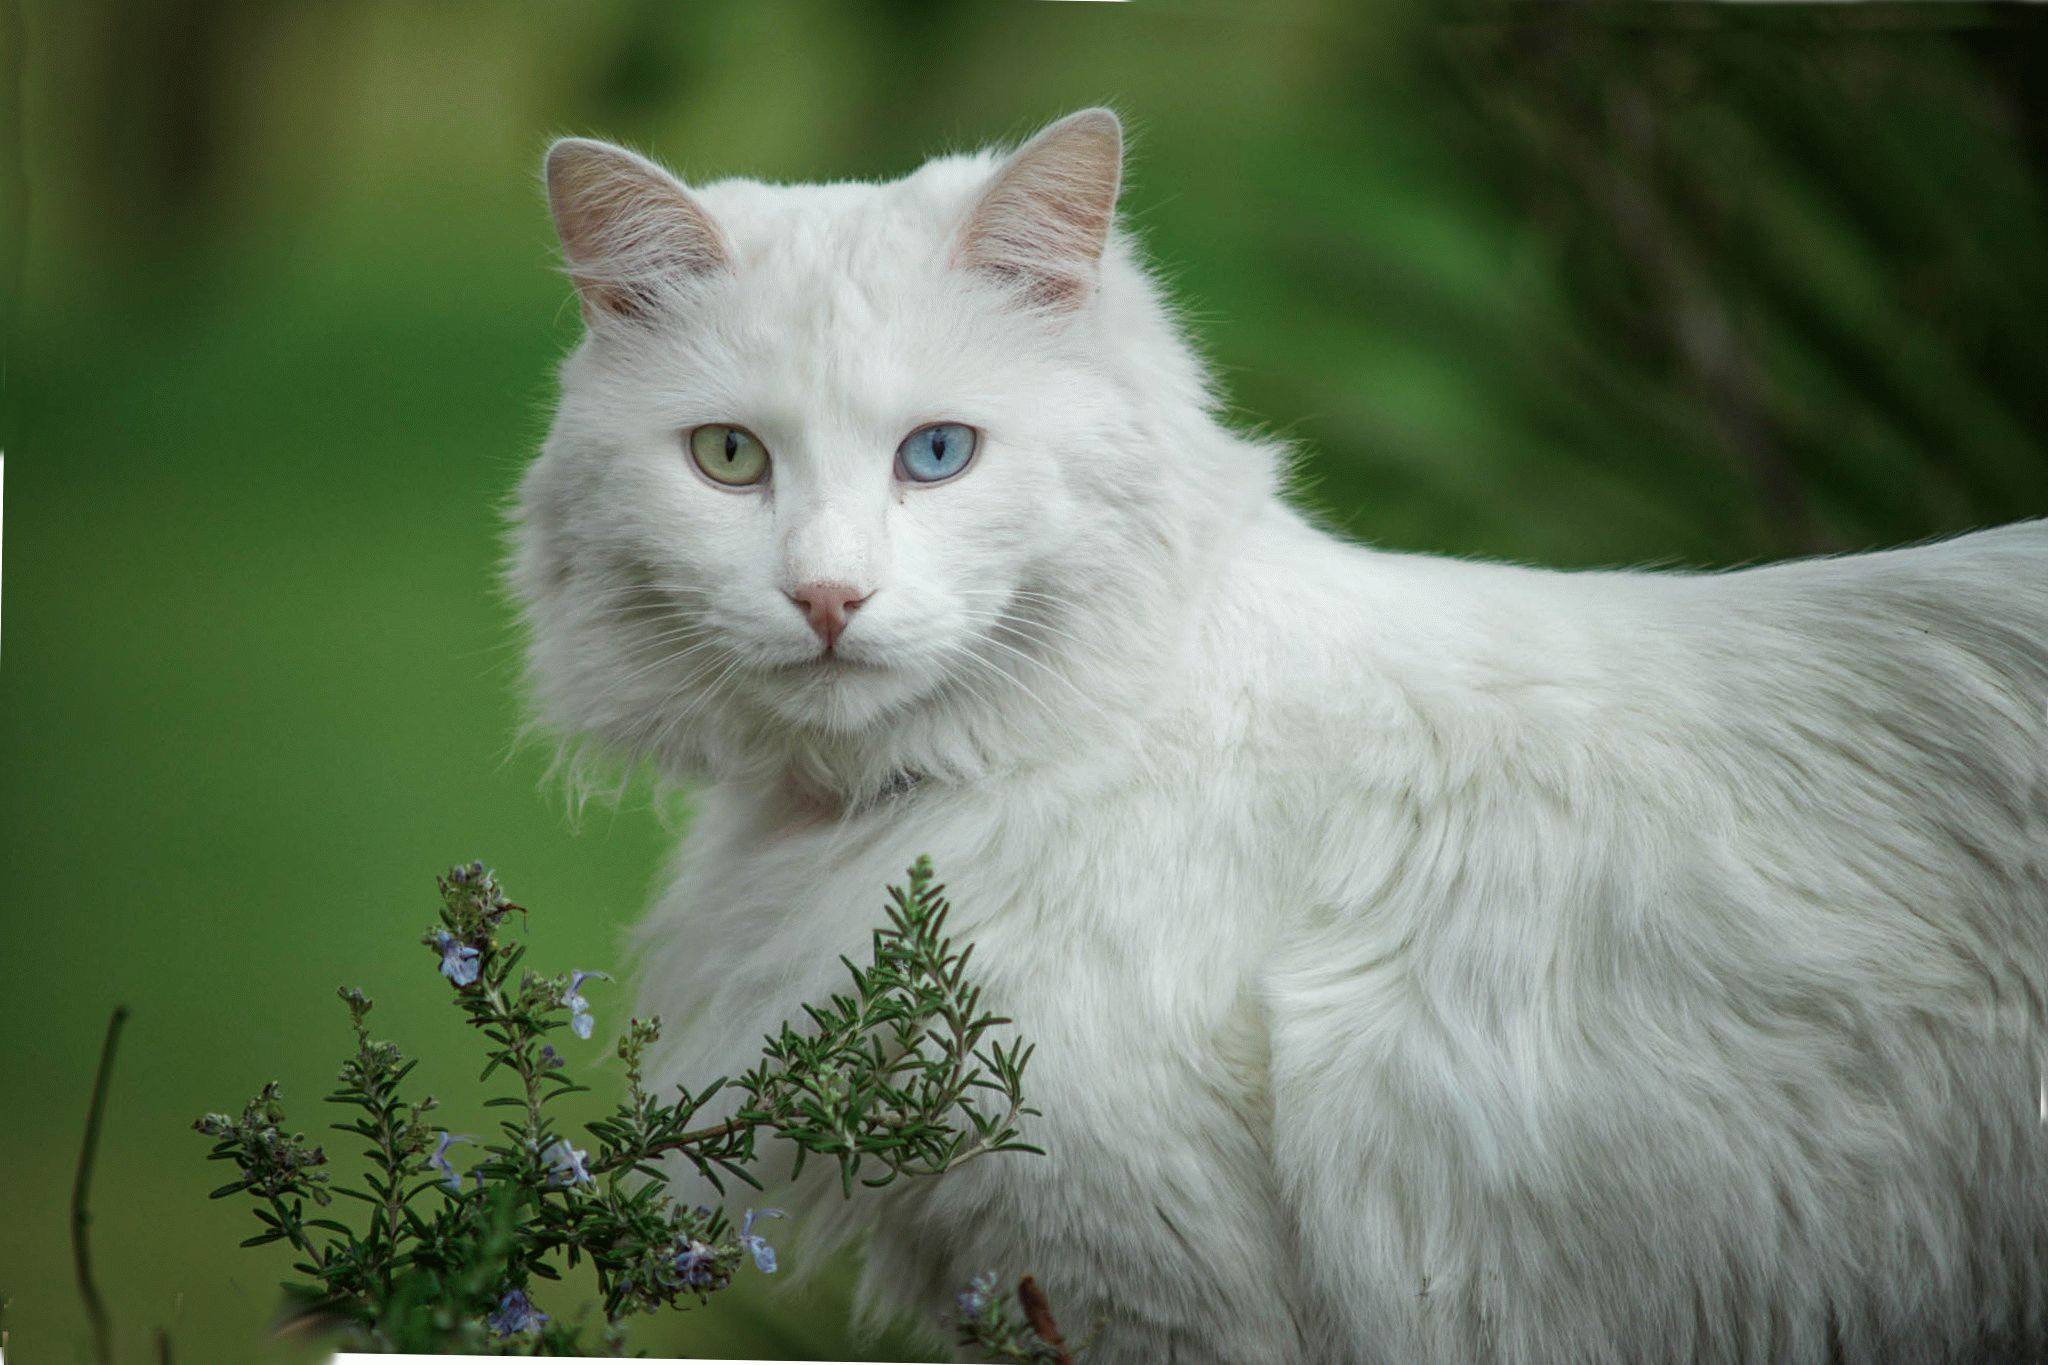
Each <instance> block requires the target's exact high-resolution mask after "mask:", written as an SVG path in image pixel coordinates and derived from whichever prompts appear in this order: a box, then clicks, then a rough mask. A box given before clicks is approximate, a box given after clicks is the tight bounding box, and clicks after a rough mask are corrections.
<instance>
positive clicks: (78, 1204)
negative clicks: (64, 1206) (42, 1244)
mask: <svg viewBox="0 0 2048 1365" xmlns="http://www.w3.org/2000/svg"><path fill="white" fill-rule="evenodd" d="M127 1022H128V1007H127V1006H126V1005H116V1006H115V1007H114V1013H113V1014H112V1015H111V1016H110V1017H109V1018H108V1019H107V1037H106V1041H105V1042H103V1043H101V1044H100V1069H99V1074H98V1075H97V1076H96V1077H94V1078H93V1083H92V1107H91V1108H90V1109H88V1110H86V1114H85V1141H84V1142H82V1143H80V1144H79V1148H78V1178H77V1179H76V1180H74V1181H73V1182H72V1184H71V1268H72V1270H73V1271H74V1272H75V1273H76V1274H77V1276H78V1296H79V1297H80V1298H81V1299H83V1300H85V1317H86V1321H88V1322H89V1323H91V1324H92V1343H93V1359H94V1360H97V1361H98V1362H100V1365H111V1362H112V1361H113V1359H114V1333H113V1327H112V1324H110V1323H109V1322H108V1321H107V1306H106V1304H104V1303H103V1302H101V1301H100V1291H99V1286H98V1285H96V1284H94V1283H93V1278H92V1246H91V1242H90V1229H91V1226H92V1213H91V1211H90V1209H89V1208H88V1207H87V1206H88V1204H89V1202H90V1200H91V1198H92V1165H93V1159H94V1158H95V1157H97V1156H98V1155H99V1149H100V1120H101V1119H102V1118H103V1117H104V1116H105V1114H106V1110H107V1082H108V1080H109V1079H111V1078H112V1076H113V1073H114V1049H115V1048H116V1047H118V1046H119V1045H120V1042H121V1026H122V1025H123V1024H125V1023H127Z"/></svg>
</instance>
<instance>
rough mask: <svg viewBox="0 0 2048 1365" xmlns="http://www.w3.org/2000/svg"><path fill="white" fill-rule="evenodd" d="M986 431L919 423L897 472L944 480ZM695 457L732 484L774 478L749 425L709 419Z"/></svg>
mask: <svg viewBox="0 0 2048 1365" xmlns="http://www.w3.org/2000/svg"><path fill="white" fill-rule="evenodd" d="M980 444H981V434H980V433H979V432H977V431H976V430H975V429H974V428H973V427H970V426H967V425H965V424H964V423H961V422H934V423H932V424H931V425H930V426H924V427H919V428H918V429H917V430H916V431H913V432H911V433H910V434H909V435H908V436H906V437H904V438H903V444H902V445H899V446H897V447H896V474H897V477H898V478H901V479H905V480H907V481H909V482H911V483H943V482H944V481H945V480H947V479H950V478H952V477H953V476H954V475H955V474H958V473H959V472H960V471H961V470H963V469H965V468H967V466H968V464H969V463H970V462H972V460H973V459H974V452H975V449H976V447H978V446H979V445H980ZM689 445H690V458H691V459H692V460H695V461H696V462H697V468H699V469H701V470H703V471H704V477H706V478H708V479H710V480H711V481H712V482H713V483H719V484H724V485H725V486H726V487H728V488H745V487H748V486H749V485H752V484H758V483H765V482H767V479H768V447H766V446H764V445H762V444H761V442H760V441H759V439H757V438H756V437H755V435H754V433H753V432H751V431H748V430H747V429H746V428H745V427H736V426H731V425H729V424H727V423H724V422H707V423H706V424H704V425H703V426H701V427H696V428H694V429H692V430H691V432H690V436H689Z"/></svg>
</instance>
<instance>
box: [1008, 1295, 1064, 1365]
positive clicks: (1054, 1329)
mask: <svg viewBox="0 0 2048 1365" xmlns="http://www.w3.org/2000/svg"><path fill="white" fill-rule="evenodd" d="M1017 1306H1018V1307H1020V1308H1022V1309H1023V1310H1024V1321H1026V1322H1028V1323H1030V1324H1031V1330H1032V1331H1033V1332H1035V1333H1037V1334H1038V1339H1039V1340H1040V1341H1042V1342H1044V1343H1045V1344H1046V1345H1047V1346H1049V1347H1051V1348H1052V1358H1053V1359H1054V1360H1055V1361H1057V1362H1058V1365H1074V1357H1073V1355H1072V1353H1071V1352H1069V1351H1068V1350H1067V1339H1066V1338H1065V1337H1064V1336H1062V1335H1060V1325H1059V1323H1057V1322H1055V1321H1054V1320H1053V1316H1052V1303H1051V1301H1050V1300H1048V1299H1047V1298H1046V1297H1045V1291H1044V1290H1043V1289H1040V1288H1039V1287H1038V1281H1037V1280H1035V1279H1033V1278H1032V1277H1031V1276H1029V1275H1026V1276H1025V1277H1024V1278H1023V1280H1022V1281H1021V1282H1019V1284H1018V1285H1017Z"/></svg>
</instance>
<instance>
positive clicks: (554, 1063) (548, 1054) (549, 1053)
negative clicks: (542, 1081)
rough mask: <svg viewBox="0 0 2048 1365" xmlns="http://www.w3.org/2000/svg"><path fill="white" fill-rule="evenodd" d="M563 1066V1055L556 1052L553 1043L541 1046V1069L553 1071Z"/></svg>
mask: <svg viewBox="0 0 2048 1365" xmlns="http://www.w3.org/2000/svg"><path fill="white" fill-rule="evenodd" d="M561 1064H562V1054H561V1053H559V1052H557V1051H555V1048H554V1045H553V1044H552V1043H542V1044H541V1045H540V1069H541V1070H543V1071H553V1070H554V1069H555V1068H556V1067H558V1066H560V1065H561Z"/></svg>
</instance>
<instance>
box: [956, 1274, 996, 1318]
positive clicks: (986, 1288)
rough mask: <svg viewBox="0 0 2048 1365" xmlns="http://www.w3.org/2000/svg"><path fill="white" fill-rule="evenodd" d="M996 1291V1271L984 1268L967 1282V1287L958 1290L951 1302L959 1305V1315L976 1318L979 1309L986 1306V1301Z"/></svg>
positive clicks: (979, 1314)
mask: <svg viewBox="0 0 2048 1365" xmlns="http://www.w3.org/2000/svg"><path fill="white" fill-rule="evenodd" d="M995 1292H996V1273H995V1271H993V1270H985V1271H983V1272H982V1273H981V1274H979V1275H976V1276H975V1277H974V1278H973V1279H971V1280H969V1281H968V1282H967V1288H965V1289H963V1290H961V1291H960V1293H959V1295H958V1296H957V1297H956V1298H954V1300H953V1302H954V1303H955V1304H957V1305H959V1308H960V1316H961V1317H963V1318H977V1317H980V1316H981V1310H982V1309H984V1308H986V1307H988V1301H989V1299H990V1297H992V1296H993V1295H994V1294H995Z"/></svg>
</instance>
